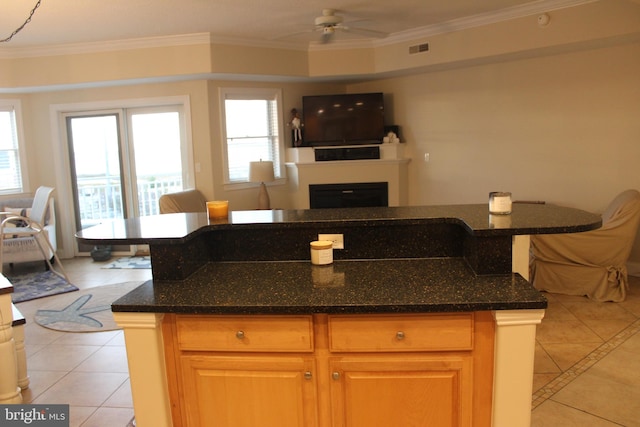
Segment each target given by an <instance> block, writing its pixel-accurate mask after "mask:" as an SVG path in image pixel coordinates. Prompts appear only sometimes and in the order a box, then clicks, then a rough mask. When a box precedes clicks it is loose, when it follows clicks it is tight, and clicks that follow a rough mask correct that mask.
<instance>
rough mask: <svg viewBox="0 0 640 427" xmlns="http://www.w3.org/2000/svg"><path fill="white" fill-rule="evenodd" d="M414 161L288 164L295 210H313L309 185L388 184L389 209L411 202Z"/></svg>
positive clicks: (388, 160)
mask: <svg viewBox="0 0 640 427" xmlns="http://www.w3.org/2000/svg"><path fill="white" fill-rule="evenodd" d="M409 162H410V159H376V160H340V161H328V162H314V161H310V162H287V163H286V168H287V176H288V178H289V180H288V181H289V186H290V189H291V194H292V202H293V208H294V209H308V208H309V185H311V184H347V183H364V182H388V183H389V206H404V205H407V203H408V189H407V180H408V171H407V169H408V165H409Z"/></svg>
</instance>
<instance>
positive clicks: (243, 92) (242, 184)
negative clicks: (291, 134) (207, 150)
mask: <svg viewBox="0 0 640 427" xmlns="http://www.w3.org/2000/svg"><path fill="white" fill-rule="evenodd" d="M219 99H220V130H221V138H222V162H223V169H224V188H225V190H238V189H242V188H248V187H251V186H253V185H254V184H253V183H251V182H249V181H248V180H247V181H231V180H230V178H229V157H228V150H227V130H226V127H227V118H226V106H225V101H226V100H227V99H238V100H242V99H245V100H251V99H262V100H274V101H275V102H276V105H277V107H276V110H277V111H276V114H277V123H278V138H277V144H278V145H277V147H275V148H274V150H273V152H274V153H275V154H276V156H277V157H278V158H277V159H275V158H274V159H273V163H274V164H277V165H278V168H276V171H277V170H279V171H280V174H279V175H278V174H276V177H275V178H276V180H275V181H274V182H273V183H271V184H272V185H274V184H275V185H278V184H283V183H285V182H286V170H285V164H284V159H285V151H284V150H285V147H284V127H283V123H284V119H283V117H284V116H283V113H282V90H281V89H279V88H246V87H221V88H220V89H219ZM256 160H257V159H256Z"/></svg>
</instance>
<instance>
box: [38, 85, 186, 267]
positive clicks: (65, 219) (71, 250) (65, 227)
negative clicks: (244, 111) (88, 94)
mask: <svg viewBox="0 0 640 427" xmlns="http://www.w3.org/2000/svg"><path fill="white" fill-rule="evenodd" d="M163 105H167V106H168V105H182V106H183V111H184V122H185V130H186V135H185V137H186V138H187V139H186V140H185V144H186V146H187V156H188V159H187V162H188V164H189V165H190V166H191V167H192V168H193V167H194V164H193V141H192V134H191V108H190V97H189V96H188V95H177V96H165V97H158V98H136V99H121V100H112V101H92V102H84V103H71V104H53V105H50V106H49V122H50V126H51V146H52V147H51V148H52V151H53V163H54V168H55V176H56V192H57V195H58V197H57V204H58V209H59V222H58V223H59V224H60V229H59V232H60V236H61V237H62V238H61V245H59V247H58V255H59V256H60V257H61V258H71V257H73V256H74V255H75V248H76V242H75V233H76V232H75V223H76V222H75V213H74V207H73V191H72V185H71V176H70V174H69V171H70V165H69V155H68V147H67V135H66V126H65V119H64V115H65V114H66V113H73V112H81V111H86V112H89V111H104V110H110V109H122V108H124V109H128V108H142V107H152V106H158V107H159V106H163ZM191 177H192V179H193V173H192V174H191ZM193 181H194V182H195V179H193ZM186 184H187V183H185V185H186ZM188 184H189V185H193V183H192V182H189V183H188Z"/></svg>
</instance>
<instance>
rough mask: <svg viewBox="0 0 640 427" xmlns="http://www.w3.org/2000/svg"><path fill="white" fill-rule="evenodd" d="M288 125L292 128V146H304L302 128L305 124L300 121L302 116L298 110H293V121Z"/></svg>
mask: <svg viewBox="0 0 640 427" xmlns="http://www.w3.org/2000/svg"><path fill="white" fill-rule="evenodd" d="M287 125H288V126H290V127H291V146H292V147H299V146H300V145H301V144H302V127H303V126H304V123H302V121H301V120H300V114H298V110H297V109H295V108H292V109H291V120H290V121H289V123H287Z"/></svg>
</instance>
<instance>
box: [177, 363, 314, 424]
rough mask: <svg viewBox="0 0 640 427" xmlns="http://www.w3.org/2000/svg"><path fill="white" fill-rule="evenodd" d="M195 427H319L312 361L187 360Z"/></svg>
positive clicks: (187, 393) (188, 413)
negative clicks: (317, 426)
mask: <svg viewBox="0 0 640 427" xmlns="http://www.w3.org/2000/svg"><path fill="white" fill-rule="evenodd" d="M181 366H182V376H183V386H184V390H183V392H184V404H183V411H184V419H186V420H187V425H188V426H189V427H205V426H207V427H209V426H210V427H256V426H261V427H308V426H316V425H317V405H316V381H315V378H314V376H313V372H314V361H313V358H311V357H296V356H277V357H273V356H255V357H254V356H251V357H246V356H208V355H186V356H182V357H181Z"/></svg>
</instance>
